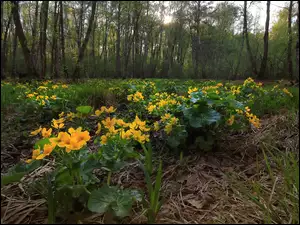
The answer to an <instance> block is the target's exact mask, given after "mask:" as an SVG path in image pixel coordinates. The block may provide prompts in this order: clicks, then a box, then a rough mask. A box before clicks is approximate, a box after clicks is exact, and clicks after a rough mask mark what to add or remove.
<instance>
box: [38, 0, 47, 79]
mask: <svg viewBox="0 0 300 225" xmlns="http://www.w3.org/2000/svg"><path fill="white" fill-rule="evenodd" d="M48 8H49V1H44V2H43V3H42V6H41V15H40V60H41V61H40V62H41V71H40V75H41V77H40V78H41V79H43V78H45V76H46V69H47V65H46V43H47V39H46V38H47V33H46V31H47V24H48Z"/></svg>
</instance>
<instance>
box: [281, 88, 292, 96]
mask: <svg viewBox="0 0 300 225" xmlns="http://www.w3.org/2000/svg"><path fill="white" fill-rule="evenodd" d="M282 91H283V92H284V93H285V94H287V95H289V96H291V97H293V95H292V93H291V92H289V91H288V89H286V88H283V90H282Z"/></svg>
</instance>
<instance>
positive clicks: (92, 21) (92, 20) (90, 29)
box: [73, 1, 97, 80]
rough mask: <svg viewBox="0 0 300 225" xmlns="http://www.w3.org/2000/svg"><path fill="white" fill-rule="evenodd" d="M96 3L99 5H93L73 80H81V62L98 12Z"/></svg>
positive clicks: (94, 3)
mask: <svg viewBox="0 0 300 225" xmlns="http://www.w3.org/2000/svg"><path fill="white" fill-rule="evenodd" d="M96 3H97V2H96V1H95V2H93V3H92V14H91V17H90V20H89V25H88V29H87V32H86V35H85V38H84V41H83V44H82V46H81V47H80V51H79V55H78V59H77V62H76V66H75V70H74V73H73V79H74V80H76V79H78V78H80V69H81V62H82V59H83V56H84V51H85V49H86V46H87V44H88V42H89V37H90V34H91V32H92V27H93V23H94V17H95V11H96Z"/></svg>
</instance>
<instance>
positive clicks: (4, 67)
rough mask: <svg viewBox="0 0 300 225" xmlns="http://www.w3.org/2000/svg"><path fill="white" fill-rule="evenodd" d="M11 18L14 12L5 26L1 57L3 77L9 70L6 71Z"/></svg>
mask: <svg viewBox="0 0 300 225" xmlns="http://www.w3.org/2000/svg"><path fill="white" fill-rule="evenodd" d="M11 20H12V14H10V15H9V18H8V22H7V24H6V27H5V31H4V37H3V46H2V51H3V52H2V53H3V55H2V57H1V61H2V62H1V66H2V73H3V78H5V77H6V74H7V71H6V62H7V54H6V52H7V51H6V49H7V36H8V30H9V27H10V25H11Z"/></svg>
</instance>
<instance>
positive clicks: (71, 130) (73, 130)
mask: <svg viewBox="0 0 300 225" xmlns="http://www.w3.org/2000/svg"><path fill="white" fill-rule="evenodd" d="M81 130H82V128H81V127H78V128H77V129H76V130H75V129H74V128H73V127H70V128H69V129H68V132H69V134H73V133H76V132H81Z"/></svg>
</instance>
